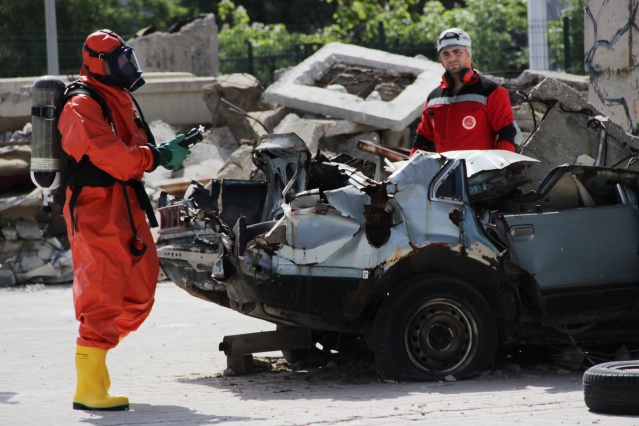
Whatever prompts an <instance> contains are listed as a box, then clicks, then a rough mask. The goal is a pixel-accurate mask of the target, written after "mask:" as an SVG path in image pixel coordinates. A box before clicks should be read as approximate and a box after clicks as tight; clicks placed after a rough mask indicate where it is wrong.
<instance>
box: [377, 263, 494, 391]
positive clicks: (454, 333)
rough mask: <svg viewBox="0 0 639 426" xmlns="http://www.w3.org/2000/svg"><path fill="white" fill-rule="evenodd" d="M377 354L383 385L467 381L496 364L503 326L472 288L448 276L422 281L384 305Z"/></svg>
mask: <svg viewBox="0 0 639 426" xmlns="http://www.w3.org/2000/svg"><path fill="white" fill-rule="evenodd" d="M373 349H374V351H375V363H376V365H377V369H378V372H379V374H380V376H381V377H382V379H385V380H440V379H443V378H445V377H446V376H449V375H451V376H453V377H455V378H456V379H462V378H467V377H470V376H472V375H475V374H478V373H479V372H481V371H482V370H484V369H486V368H489V367H490V365H491V363H492V362H493V361H494V358H495V353H496V351H497V326H496V324H495V318H494V316H493V314H492V312H491V309H490V306H489V305H488V303H487V302H486V300H485V299H484V297H483V296H482V295H481V294H480V293H479V292H478V291H477V290H475V289H474V288H473V287H471V286H470V285H469V284H467V283H465V282H464V281H462V280H460V279H458V278H456V277H452V276H447V275H439V274H432V275H422V276H419V277H415V278H413V279H411V280H409V281H407V282H406V283H405V284H403V285H401V286H399V287H398V288H397V291H395V292H392V293H391V294H390V295H389V296H388V297H387V298H386V300H385V301H384V302H383V303H382V305H381V307H380V309H379V311H378V313H377V316H376V318H375V324H374V327H373Z"/></svg>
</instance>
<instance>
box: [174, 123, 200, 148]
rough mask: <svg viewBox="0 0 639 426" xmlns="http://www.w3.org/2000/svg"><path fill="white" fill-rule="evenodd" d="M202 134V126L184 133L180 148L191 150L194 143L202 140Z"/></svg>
mask: <svg viewBox="0 0 639 426" xmlns="http://www.w3.org/2000/svg"><path fill="white" fill-rule="evenodd" d="M203 132H204V126H202V125H200V126H197V127H194V128H192V129H191V130H189V131H188V132H186V135H185V136H184V140H183V141H182V142H180V146H183V147H184V148H191V147H192V146H193V145H195V144H196V143H198V142H201V141H202V140H203V139H204V136H203V135H202V133H203Z"/></svg>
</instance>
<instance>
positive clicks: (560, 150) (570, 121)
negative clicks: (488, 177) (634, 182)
mask: <svg viewBox="0 0 639 426" xmlns="http://www.w3.org/2000/svg"><path fill="white" fill-rule="evenodd" d="M528 98H529V99H530V100H531V106H532V107H533V108H534V111H535V112H534V113H535V117H536V118H537V120H538V123H539V124H538V126H537V129H536V130H535V132H534V133H533V134H532V135H531V137H530V138H529V139H528V141H527V142H526V143H525V144H524V145H522V146H521V147H520V151H519V152H520V153H521V154H524V155H527V156H530V157H533V158H536V159H538V160H540V162H539V163H535V164H534V165H533V166H532V167H531V169H530V171H529V173H527V174H528V176H529V177H530V178H531V179H532V182H531V183H530V184H529V186H528V187H527V189H530V190H534V189H536V188H537V186H538V185H539V183H540V182H541V180H542V179H543V178H544V177H545V176H546V175H547V174H548V172H549V171H550V170H551V169H553V168H554V167H556V166H559V165H561V164H575V163H576V162H577V161H578V158H580V156H582V155H584V154H585V155H587V156H589V157H591V158H593V159H595V161H596V160H597V158H599V161H598V162H595V163H594V164H596V165H600V166H606V167H627V168H628V169H630V170H639V164H637V162H633V161H631V159H632V158H634V157H636V153H637V150H638V149H639V137H636V136H632V135H630V134H628V133H626V132H624V131H623V129H622V128H621V127H620V126H619V125H618V124H616V123H614V122H612V121H609V120H606V118H605V117H603V116H602V115H601V113H600V112H599V111H598V110H597V109H596V108H595V107H594V106H592V105H591V104H590V103H588V102H587V100H586V98H585V97H583V96H582V95H581V94H579V93H577V92H576V91H575V90H573V89H571V88H570V87H568V86H567V85H566V84H564V83H561V82H559V81H557V80H555V79H551V78H547V79H545V80H543V81H542V82H541V83H539V84H538V85H537V86H535V87H534V88H533V89H532V90H531V91H530V93H529V94H528ZM602 130H604V131H605V133H602ZM581 158H583V157H581Z"/></svg>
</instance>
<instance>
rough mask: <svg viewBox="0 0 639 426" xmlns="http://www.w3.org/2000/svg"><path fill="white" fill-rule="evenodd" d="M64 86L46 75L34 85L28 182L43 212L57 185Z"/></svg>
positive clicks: (58, 180)
mask: <svg viewBox="0 0 639 426" xmlns="http://www.w3.org/2000/svg"><path fill="white" fill-rule="evenodd" d="M65 86H66V84H65V83H64V81H62V80H61V79H60V78H58V77H55V76H51V75H45V76H43V77H40V78H38V79H37V80H36V81H35V82H34V83H33V90H32V96H33V101H32V106H31V119H32V125H33V130H32V131H33V133H32V136H31V181H32V182H33V183H34V184H35V185H36V186H37V187H39V188H41V189H42V193H43V199H44V203H43V210H44V211H51V210H50V209H51V207H50V205H49V204H50V203H52V202H53V194H52V193H51V191H53V190H54V189H56V188H57V187H58V186H59V185H60V154H61V151H62V146H61V138H60V133H59V132H58V116H59V114H60V111H58V110H57V107H58V105H59V104H60V100H61V99H62V95H63V93H64V88H65Z"/></svg>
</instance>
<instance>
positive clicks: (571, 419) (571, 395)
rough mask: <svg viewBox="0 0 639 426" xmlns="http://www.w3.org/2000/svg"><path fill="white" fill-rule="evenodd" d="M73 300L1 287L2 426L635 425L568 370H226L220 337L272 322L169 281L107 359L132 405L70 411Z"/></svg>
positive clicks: (638, 421) (44, 290)
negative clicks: (591, 404)
mask: <svg viewBox="0 0 639 426" xmlns="http://www.w3.org/2000/svg"><path fill="white" fill-rule="evenodd" d="M71 298H72V296H71V288H70V286H55V287H44V286H31V287H27V288H24V287H22V288H20V289H3V290H0V330H1V331H0V424H2V425H73V424H89V425H96V426H108V425H123V424H127V425H205V424H220V425H225V426H226V425H228V426H234V425H264V426H271V425H335V424H337V425H348V426H352V425H362V426H364V425H366V426H374V425H380V426H381V425H384V426H387V425H405V424H411V423H412V424H435V425H460V424H467V425H513V424H522V425H639V418H637V417H627V416H606V415H600V414H595V413H591V412H589V411H588V409H587V407H586V406H585V405H584V402H583V394H582V389H581V376H582V375H581V373H578V372H572V373H569V372H566V374H557V372H556V371H551V372H538V373H534V374H533V373H522V372H519V373H502V374H499V373H492V374H490V375H485V376H482V377H479V378H476V379H473V380H467V381H459V382H450V383H448V382H445V383H380V382H378V381H377V380H376V377H375V376H374V375H371V374H352V371H351V372H350V373H349V374H344V372H343V371H339V370H337V371H336V370H333V371H312V372H291V371H287V372H272V371H268V372H260V373H256V374H253V375H248V376H237V377H225V376H222V375H221V374H220V373H221V372H222V371H223V370H224V369H225V368H226V358H225V356H224V354H223V353H222V352H219V351H218V344H219V342H220V341H221V340H222V338H223V336H224V335H230V334H239V333H251V332H257V331H261V330H272V329H273V327H272V326H271V325H270V324H268V323H264V322H261V321H258V320H254V319H251V318H248V317H244V316H242V315H240V314H237V313H235V312H233V311H230V310H226V309H223V308H221V307H218V306H217V305H213V304H211V303H208V302H205V301H202V300H199V299H196V298H194V297H192V296H190V295H188V294H187V293H186V292H184V291H183V290H181V289H179V288H177V287H176V286H174V285H173V284H172V283H168V282H163V283H160V285H159V287H158V292H157V301H156V305H155V307H154V311H153V313H152V314H151V316H150V317H149V319H148V320H147V322H146V323H145V324H144V325H143V326H142V327H141V328H140V330H139V331H138V332H137V333H134V334H132V335H131V336H129V337H127V339H125V340H124V341H123V342H122V343H121V344H120V346H119V347H118V348H116V349H114V350H113V351H111V352H110V354H109V356H108V359H107V361H108V365H109V369H110V372H111V380H112V383H113V384H112V392H111V393H112V394H117V393H122V394H125V395H127V396H128V397H129V399H130V401H131V410H130V411H126V412H111V413H109V412H107V413H99V412H97V413H96V412H85V411H75V410H72V409H71V402H72V397H73V392H74V388H75V368H74V351H75V334H76V330H77V325H76V322H75V319H74V317H73V308H72V301H71ZM267 355H271V356H274V355H277V354H267Z"/></svg>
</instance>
